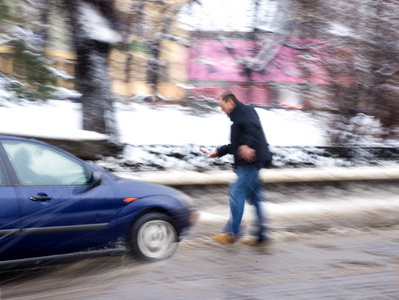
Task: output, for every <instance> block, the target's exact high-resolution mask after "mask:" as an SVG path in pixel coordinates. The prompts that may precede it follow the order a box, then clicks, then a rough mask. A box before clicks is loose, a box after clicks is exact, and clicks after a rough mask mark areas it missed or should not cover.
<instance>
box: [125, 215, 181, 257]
mask: <svg viewBox="0 0 399 300" xmlns="http://www.w3.org/2000/svg"><path fill="white" fill-rule="evenodd" d="M130 234H131V236H130V240H129V247H130V251H131V254H132V255H133V257H135V258H137V259H139V260H147V261H151V260H162V259H165V258H168V257H170V256H172V255H173V254H174V253H175V251H176V248H177V233H176V229H175V227H174V226H173V219H172V218H171V217H169V216H167V215H165V214H162V213H149V214H146V215H144V216H142V217H140V219H138V220H137V222H136V223H134V224H133V227H132V230H131V233H130Z"/></svg>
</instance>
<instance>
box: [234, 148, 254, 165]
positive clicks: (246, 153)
mask: <svg viewBox="0 0 399 300" xmlns="http://www.w3.org/2000/svg"><path fill="white" fill-rule="evenodd" d="M238 156H239V157H241V158H243V159H245V160H246V161H247V162H250V163H252V162H254V161H255V160H256V151H255V149H252V148H250V147H248V146H247V145H241V146H240V147H238Z"/></svg>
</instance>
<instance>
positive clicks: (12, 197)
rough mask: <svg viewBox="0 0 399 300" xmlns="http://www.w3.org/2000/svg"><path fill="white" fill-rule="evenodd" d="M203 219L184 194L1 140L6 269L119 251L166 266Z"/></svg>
mask: <svg viewBox="0 0 399 300" xmlns="http://www.w3.org/2000/svg"><path fill="white" fill-rule="evenodd" d="M196 216H197V214H196V212H195V209H194V208H193V206H192V204H191V200H190V198H189V197H188V196H187V195H185V194H183V193H181V192H179V191H177V190H174V189H172V188H169V187H166V186H162V185H156V184H150V183H145V182H140V181H133V180H127V179H121V178H119V177H116V176H114V175H113V174H111V173H109V172H107V171H104V170H102V169H100V168H98V167H96V166H94V165H91V164H89V163H87V162H85V161H82V160H80V159H78V158H77V157H75V156H73V155H71V154H69V153H67V152H65V151H62V150H60V149H58V148H56V147H53V146H51V145H48V144H46V143H43V142H40V141H37V140H31V139H24V138H20V137H14V136H5V135H0V264H2V263H3V264H4V263H8V262H15V261H16V262H21V261H26V260H28V261H31V260H42V259H44V258H52V257H54V256H55V255H66V254H71V253H76V252H79V253H80V252H84V253H87V251H98V250H99V249H102V250H103V249H120V248H122V249H127V250H129V252H130V253H131V254H132V255H133V256H134V257H135V258H137V259H140V260H162V259H165V258H168V257H170V256H171V255H172V254H173V253H174V252H175V250H176V247H177V243H178V242H179V241H180V239H181V238H182V237H183V236H185V235H187V234H188V232H189V230H190V228H191V226H192V225H193V224H194V222H195V219H196Z"/></svg>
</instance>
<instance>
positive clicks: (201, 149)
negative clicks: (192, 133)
mask: <svg viewBox="0 0 399 300" xmlns="http://www.w3.org/2000/svg"><path fill="white" fill-rule="evenodd" d="M199 150H200V151H201V152H202V153H208V151H206V150H205V149H204V148H202V147H200V148H199Z"/></svg>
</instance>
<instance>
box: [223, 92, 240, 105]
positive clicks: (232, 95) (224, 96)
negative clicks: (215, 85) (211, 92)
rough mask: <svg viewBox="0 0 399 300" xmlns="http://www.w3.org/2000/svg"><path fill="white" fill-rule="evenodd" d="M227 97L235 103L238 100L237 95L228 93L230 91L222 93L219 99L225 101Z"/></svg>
mask: <svg viewBox="0 0 399 300" xmlns="http://www.w3.org/2000/svg"><path fill="white" fill-rule="evenodd" d="M229 99H231V100H233V102H234V103H236V104H237V103H238V102H239V101H238V99H237V97H236V96H235V95H234V94H233V93H230V92H228V93H225V94H223V95H222V97H221V100H222V101H224V102H227V101H228V100H229Z"/></svg>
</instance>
